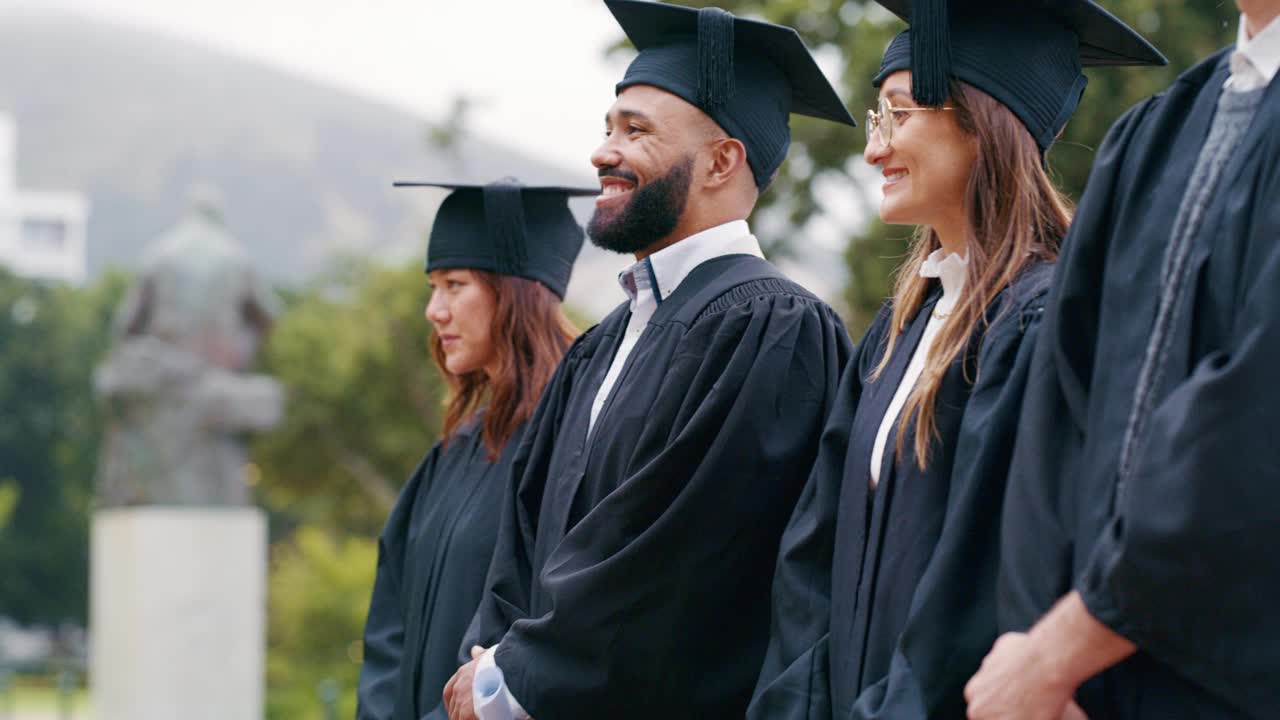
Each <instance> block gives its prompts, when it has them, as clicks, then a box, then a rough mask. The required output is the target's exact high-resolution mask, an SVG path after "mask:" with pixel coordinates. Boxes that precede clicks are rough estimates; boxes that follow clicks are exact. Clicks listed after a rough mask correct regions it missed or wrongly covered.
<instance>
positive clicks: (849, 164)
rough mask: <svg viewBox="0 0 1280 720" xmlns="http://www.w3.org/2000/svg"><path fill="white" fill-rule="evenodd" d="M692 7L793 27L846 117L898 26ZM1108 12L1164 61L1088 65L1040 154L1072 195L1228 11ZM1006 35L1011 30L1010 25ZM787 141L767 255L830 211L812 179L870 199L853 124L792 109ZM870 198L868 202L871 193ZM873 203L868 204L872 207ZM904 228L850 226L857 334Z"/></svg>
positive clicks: (1187, 7)
mask: <svg viewBox="0 0 1280 720" xmlns="http://www.w3.org/2000/svg"><path fill="white" fill-rule="evenodd" d="M680 1H681V3H682V4H687V5H690V6H694V7H703V6H707V5H715V6H717V7H721V8H724V9H726V10H730V11H732V12H734V13H736V14H739V15H742V16H745V17H755V18H762V19H765V20H769V21H771V22H776V23H782V24H785V25H790V26H792V27H794V28H796V29H797V30H798V31H799V32H800V34H801V36H802V37H804V40H805V42H806V43H807V44H808V45H809V47H810V49H811V50H813V51H814V52H815V54H816V55H817V57H818V58H819V62H820V63H821V64H822V66H823V68H824V69H826V70H827V71H828V73H829V75H830V77H832V79H833V80H834V81H835V82H836V86H837V88H838V89H839V90H840V92H841V95H842V97H844V98H845V99H846V100H847V101H848V103H849V107H850V108H851V109H852V110H853V116H854V117H855V118H856V119H857V120H858V122H859V124H861V123H862V121H863V118H864V117H865V115H866V113H865V109H866V108H870V107H872V106H873V105H874V104H875V96H876V90H875V88H873V87H871V78H872V77H874V75H875V73H876V70H877V69H878V68H879V66H880V57H881V55H882V54H883V52H884V49H885V47H886V46H887V45H888V43H889V41H890V40H891V39H892V38H893V36H894V35H896V34H897V33H898V32H899V31H901V30H902V29H903V28H905V27H906V26H905V24H904V23H902V22H901V21H900V20H898V19H897V18H896V17H894V16H893V15H891V14H890V13H888V12H887V11H885V10H884V9H883V8H881V7H880V6H878V5H876V4H875V3H873V2H870V0H844V1H842V0H680ZM1102 4H1103V5H1104V6H1105V7H1106V8H1107V9H1108V10H1109V11H1111V12H1112V13H1113V14H1115V15H1117V16H1118V17H1120V18H1121V19H1123V20H1125V21H1126V22H1128V23H1129V24H1130V25H1131V26H1132V27H1134V28H1136V29H1137V30H1139V31H1140V32H1142V33H1143V34H1144V35H1145V36H1146V37H1147V38H1148V39H1150V40H1151V41H1152V42H1153V43H1154V44H1155V45H1156V47H1158V48H1160V49H1161V51H1163V52H1164V54H1165V55H1166V56H1167V57H1168V58H1169V61H1170V63H1169V66H1168V67H1166V68H1138V69H1132V68H1130V69H1125V68H1118V69H1117V68H1107V69H1097V70H1089V71H1088V73H1087V74H1088V75H1089V78H1090V83H1089V89H1088V90H1087V91H1086V92H1085V96H1084V101H1083V102H1082V103H1081V106H1080V110H1079V112H1077V113H1076V116H1075V118H1074V119H1073V120H1072V121H1071V124H1070V125H1069V126H1068V127H1067V130H1066V133H1065V135H1064V136H1063V138H1062V141H1061V142H1059V143H1058V145H1057V147H1056V148H1055V149H1054V150H1053V151H1052V152H1051V154H1050V167H1051V168H1052V171H1053V173H1054V176H1055V177H1056V178H1057V179H1058V181H1059V184H1060V187H1062V188H1063V190H1065V191H1066V192H1068V193H1069V194H1070V195H1071V196H1072V197H1074V198H1079V195H1080V192H1081V190H1082V189H1083V187H1084V184H1085V180H1086V179H1087V177H1088V174H1089V168H1090V167H1091V166H1092V164H1093V157H1094V151H1095V149H1096V148H1097V146H1098V145H1099V144H1100V143H1101V141H1102V138H1103V135H1105V133H1106V130H1107V128H1109V127H1110V126H1111V124H1112V123H1113V122H1115V120H1116V118H1118V117H1119V116H1120V114H1121V113H1122V112H1124V111H1125V110H1126V109H1128V108H1129V107H1131V106H1132V105H1133V104H1135V103H1137V102H1138V101H1139V100H1141V99H1143V98H1145V97H1147V96H1148V95H1151V94H1153V93H1156V92H1159V91H1160V90H1162V89H1163V88H1165V87H1167V86H1168V85H1169V84H1170V83H1171V82H1172V81H1173V79H1174V78H1175V77H1176V76H1177V75H1178V74H1180V73H1181V72H1183V71H1185V70H1186V69H1187V68H1189V67H1191V66H1192V65H1194V64H1195V63H1196V62H1197V61H1198V60H1199V59H1201V58H1204V57H1205V56H1207V55H1209V54H1210V53H1212V52H1213V51H1214V50H1216V49H1218V48H1220V47H1223V46H1224V45H1226V44H1228V43H1230V42H1232V41H1234V39H1235V31H1236V22H1237V18H1238V13H1237V10H1236V8H1235V4H1234V3H1231V2H1214V3H1169V2H1161V1H1160V0H1104V2H1103V3H1102ZM1010 31H1011V32H1016V29H1011V30H1010ZM792 136H793V141H792V146H791V154H790V156H789V158H788V160H787V162H786V163H785V164H784V165H783V166H782V169H781V171H780V172H779V175H778V178H777V180H776V181H775V182H774V184H773V187H772V188H771V189H770V191H769V192H768V193H766V194H765V195H764V196H763V197H762V199H761V203H760V205H759V206H758V207H757V214H758V215H759V214H760V213H764V212H767V213H770V214H774V213H780V214H781V215H782V216H783V217H785V218H786V220H787V224H788V226H789V229H788V230H786V231H784V232H782V233H778V234H777V235H776V236H774V237H768V238H762V241H763V242H764V244H765V246H766V252H767V253H769V254H770V255H771V256H773V257H776V256H780V255H786V254H790V253H796V252H797V245H798V244H799V243H801V242H804V238H805V235H806V227H805V226H806V224H807V223H808V222H809V220H810V219H811V218H813V217H814V216H815V215H818V214H821V213H823V212H824V211H829V210H830V208H824V207H821V206H820V203H819V199H818V198H819V197H820V196H822V194H821V193H815V192H814V190H815V186H816V185H818V184H821V183H823V181H827V180H830V181H833V182H834V184H835V185H836V186H837V187H844V188H847V192H848V193H849V195H850V197H849V199H848V202H849V203H851V204H854V205H857V206H862V204H863V203H865V202H866V200H865V198H867V197H873V198H878V191H877V190H876V188H875V187H873V186H869V185H868V184H867V181H866V179H865V178H867V177H869V175H868V174H863V177H862V178H861V179H860V178H859V177H858V175H857V168H858V167H859V166H860V165H861V164H862V157H861V153H862V150H863V145H864V137H863V133H862V132H861V130H857V131H855V130H851V129H850V128H847V127H845V126H842V125H837V124H834V123H828V122H822V121H818V120H813V119H811V118H806V117H799V116H793V118H792ZM877 202H878V200H877ZM872 207H874V205H872ZM910 234H911V228H906V227H890V226H886V225H884V224H883V223H880V222H878V221H872V222H869V223H867V224H866V226H865V227H862V228H854V229H853V230H852V231H851V232H850V233H849V237H848V245H847V251H846V253H845V260H846V264H847V266H848V271H849V274H848V277H849V282H848V285H847V287H846V291H845V296H844V298H843V299H844V301H845V303H846V308H845V311H846V313H847V315H846V318H845V319H846V321H847V322H848V325H849V331H850V332H851V333H853V335H854V337H855V338H856V337H859V336H860V335H861V333H862V332H863V330H865V328H866V327H867V325H868V324H869V323H870V321H871V318H872V317H874V315H875V312H876V310H878V309H879V307H880V305H881V303H882V302H883V301H884V298H886V297H887V296H888V295H889V292H890V289H891V284H892V272H893V270H894V269H895V268H896V267H897V264H898V262H899V260H900V259H901V258H902V257H903V255H904V254H905V252H906V239H907V238H908V237H909V236H910Z"/></svg>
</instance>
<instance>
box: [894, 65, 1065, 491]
mask: <svg viewBox="0 0 1280 720" xmlns="http://www.w3.org/2000/svg"><path fill="white" fill-rule="evenodd" d="M951 103H952V105H954V106H955V108H956V109H955V113H954V115H955V119H956V122H957V123H959V125H960V129H961V130H963V131H964V132H965V133H967V134H969V135H972V136H974V138H975V139H976V141H977V150H978V152H977V160H976V162H975V163H974V166H973V171H972V172H971V173H970V175H969V181H968V185H967V187H966V189H965V197H964V202H965V209H966V212H967V213H968V216H969V229H968V236H967V237H966V245H965V248H966V253H967V254H968V258H969V265H968V274H967V276H966V277H965V285H964V292H963V293H961V296H960V300H959V302H958V303H957V304H956V307H955V309H954V310H952V312H951V315H950V318H949V319H948V321H947V322H946V323H944V324H943V326H942V328H941V329H940V330H939V332H938V335H937V338H936V339H935V340H934V342H933V346H932V347H930V349H929V354H928V356H927V357H926V359H925V367H924V372H922V373H921V375H920V379H919V380H918V381H917V382H916V385H915V387H914V388H912V390H911V394H910V395H908V396H907V401H906V404H905V405H904V406H903V409H902V414H901V415H900V417H899V420H898V440H897V450H896V452H897V455H898V458H899V459H901V458H902V452H903V438H904V437H905V436H906V434H907V430H908V428H909V427H910V426H911V425H912V424H914V425H915V427H916V437H915V459H916V463H917V465H919V467H920V468H921V469H922V470H923V469H924V468H925V467H926V465H927V464H928V461H929V445H930V443H931V442H932V441H933V440H934V439H935V438H936V437H937V434H938V428H937V423H936V408H935V404H936V402H937V397H938V389H939V388H940V387H941V385H942V378H943V376H944V375H945V374H946V372H947V368H948V367H949V366H950V365H951V363H952V362H954V361H955V360H956V358H958V357H960V356H961V354H962V353H964V352H965V351H966V348H967V346H968V344H969V339H970V337H971V336H972V335H973V333H974V331H975V330H977V329H978V325H979V323H983V322H985V318H986V310H987V307H988V306H989V305H990V304H991V302H992V301H993V300H995V298H996V295H998V294H999V293H1000V291H1001V290H1003V289H1004V288H1006V287H1008V285H1009V284H1010V283H1011V282H1013V280H1014V278H1016V277H1018V275H1019V273H1021V272H1022V271H1023V270H1024V269H1025V268H1026V267H1027V266H1028V265H1030V264H1031V263H1033V262H1036V261H1042V260H1043V261H1049V260H1054V259H1056V258H1057V256H1058V245H1059V243H1060V242H1061V240H1062V237H1063V236H1064V235H1065V234H1066V232H1067V228H1068V227H1069V226H1070V224H1071V213H1072V208H1071V203H1070V201H1069V200H1067V198H1066V197H1065V196H1063V195H1062V193H1060V192H1058V189H1057V188H1056V187H1054V185H1053V181H1052V180H1051V179H1050V178H1049V176H1048V174H1047V173H1046V172H1045V168H1044V165H1043V161H1042V156H1041V154H1040V149H1039V147H1038V146H1037V145H1036V142H1035V140H1034V139H1032V137H1031V133H1030V132H1028V131H1027V129H1026V127H1025V126H1023V125H1022V123H1021V122H1019V121H1018V119H1017V117H1015V116H1014V114H1013V113H1012V112H1010V111H1009V109H1008V108H1007V107H1005V106H1004V105H1003V104H1001V103H1000V102H998V101H997V100H995V99H994V98H992V97H991V96H990V95H988V94H986V93H985V92H982V91H981V90H978V89H977V88H975V87H973V86H971V85H969V84H967V83H962V82H959V81H954V82H952V84H951ZM939 247H941V243H940V241H939V239H938V235H937V233H935V232H934V231H933V230H932V229H931V228H928V227H924V226H921V227H918V228H916V232H915V236H914V238H913V240H912V249H911V252H910V254H909V256H908V258H907V261H906V262H905V263H904V264H903V265H902V267H901V268H899V270H898V275H897V279H896V280H895V282H894V288H893V319H892V325H891V327H892V329H893V332H890V333H889V340H888V344H887V345H886V347H885V352H884V357H883V358H881V360H880V363H879V365H877V366H876V369H875V371H874V372H873V373H872V377H873V378H876V377H879V376H880V374H881V373H882V372H883V371H884V369H885V367H887V366H888V364H889V357H890V356H891V355H892V354H893V350H894V348H895V347H896V346H897V343H898V339H899V336H900V335H901V334H902V333H903V332H904V331H905V330H906V327H907V324H908V323H909V322H910V321H911V319H912V318H913V317H915V315H916V313H918V312H919V311H920V308H921V306H923V304H924V302H925V300H926V299H927V298H928V296H929V293H930V291H931V286H932V282H933V281H932V280H931V279H929V278H923V277H920V266H921V265H923V264H924V261H925V259H926V258H928V257H929V254H930V253H932V252H933V251H934V250H937V249H938V248H939ZM965 362H966V365H965V367H964V377H965V379H966V380H967V381H969V382H973V381H975V380H976V374H971V373H970V368H969V367H968V365H967V358H966V360H965ZM977 370H978V371H979V372H980V371H981V368H978V369H977Z"/></svg>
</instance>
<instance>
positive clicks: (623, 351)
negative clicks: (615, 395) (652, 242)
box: [587, 220, 764, 433]
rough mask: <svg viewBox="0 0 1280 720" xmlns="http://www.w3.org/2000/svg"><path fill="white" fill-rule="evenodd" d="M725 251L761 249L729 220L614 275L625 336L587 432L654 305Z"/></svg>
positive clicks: (751, 252) (749, 252)
mask: <svg viewBox="0 0 1280 720" xmlns="http://www.w3.org/2000/svg"><path fill="white" fill-rule="evenodd" d="M725 255H754V256H756V257H764V253H762V252H761V251H760V243H759V241H757V240H756V237H755V236H754V235H752V234H751V228H750V227H749V226H748V225H747V221H746V220H734V221H732V222H727V223H724V224H723V225H717V226H715V227H713V228H708V229H706V230H703V231H702V232H699V233H695V234H693V235H690V236H689V237H687V238H685V239H683V240H681V241H679V242H677V243H675V244H673V245H669V246H668V247H665V248H663V249H661V250H659V251H658V252H656V253H654V254H652V255H650V256H648V257H646V258H645V259H643V260H640V261H638V262H636V263H635V264H634V265H632V266H630V267H628V268H627V269H626V270H623V271H622V272H621V273H619V274H618V284H619V285H621V286H622V289H623V291H624V292H626V293H627V297H628V298H630V300H631V319H630V320H628V321H627V330H626V335H625V336H624V337H623V338H622V344H621V345H619V346H618V352H617V353H616V354H615V355H614V356H613V363H612V364H611V365H610V366H609V372H608V373H607V374H605V376H604V382H603V383H601V385H600V390H599V392H597V393H596V399H595V402H593V403H592V404H591V424H590V426H589V427H588V429H587V432H588V433H590V432H591V430H592V429H594V428H595V426H596V419H597V418H599V416H600V412H601V411H602V410H603V409H604V406H605V403H606V402H607V401H608V400H609V393H610V392H612V390H613V386H614V385H615V384H617V382H618V377H619V376H621V375H622V368H623V367H625V366H626V363H627V358H628V357H630V356H631V351H632V350H634V349H635V347H636V343H637V342H639V341H640V338H641V336H643V335H644V329H645V327H646V326H647V325H648V324H649V320H651V319H652V318H653V314H654V313H655V312H657V311H658V306H659V305H661V304H662V302H663V301H664V300H666V299H667V298H669V297H671V293H673V292H675V290H676V288H677V287H679V286H680V283H682V282H684V279H685V278H686V277H688V276H689V273H691V272H693V269H694V268H696V267H698V266H699V265H701V264H702V263H704V262H706V261H708V260H712V259H715V258H718V257H723V256H725Z"/></svg>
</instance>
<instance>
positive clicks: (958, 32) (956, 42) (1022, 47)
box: [875, 0, 1168, 151]
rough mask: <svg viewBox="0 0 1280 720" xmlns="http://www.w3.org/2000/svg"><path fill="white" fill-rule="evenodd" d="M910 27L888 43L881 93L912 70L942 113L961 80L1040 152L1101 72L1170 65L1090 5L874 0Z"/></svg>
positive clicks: (1035, 0)
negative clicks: (1087, 71) (1012, 118)
mask: <svg viewBox="0 0 1280 720" xmlns="http://www.w3.org/2000/svg"><path fill="white" fill-rule="evenodd" d="M876 2H878V3H879V4H881V5H883V6H884V7H885V8H887V9H888V10H889V11H890V12H892V13H893V14H895V15H897V16H898V17H900V18H902V19H903V20H906V21H907V22H908V23H909V24H910V26H911V28H910V29H909V30H906V31H904V32H902V33H901V34H899V35H898V36H897V37H896V38H894V39H893V42H892V43H890V44H889V49H888V50H886V51H885V54H884V60H883V61H882V62H881V64H880V72H879V74H877V75H876V78H875V85H876V86H877V87H879V85H880V83H882V82H884V79H885V78H886V77H888V76H889V75H890V74H892V73H895V72H897V71H899V70H911V94H912V95H913V96H914V97H915V100H916V102H918V103H920V104H921V105H928V106H938V105H941V104H942V103H943V102H945V101H946V99H947V97H948V96H949V95H950V83H951V80H952V79H953V78H954V79H957V80H963V81H964V82H967V83H969V84H970V85H972V86H974V87H976V88H978V89H979V90H982V91H983V92H986V93H987V94H988V95H990V96H992V97H994V98H995V99H996V100H999V101H1000V102H1001V103H1003V104H1004V105H1005V106H1006V107H1008V108H1009V109H1010V110H1011V111H1013V114H1014V115H1016V116H1017V117H1018V119H1020V120H1021V121H1022V123H1023V124H1024V125H1026V126H1027V129H1028V130H1030V131H1031V135H1032V137H1034V138H1035V140H1036V143H1037V144H1038V145H1039V146H1040V149H1041V151H1048V149H1049V147H1050V146H1051V145H1053V141H1054V138H1056V137H1057V135H1058V133H1059V132H1061V131H1062V128H1064V127H1066V124H1067V120H1069V119H1070V118H1071V115H1072V114H1073V113H1075V110H1076V106H1077V105H1079V103H1080V96H1081V94H1082V93H1083V92H1084V87H1085V85H1086V84H1087V82H1088V80H1087V78H1086V77H1085V76H1084V73H1083V72H1082V70H1083V68H1085V67H1090V66H1098V65H1164V64H1166V63H1167V62H1168V61H1167V60H1165V58H1164V56H1163V55H1161V54H1160V51H1158V50H1156V49H1155V48H1154V47H1152V45H1151V44H1150V43H1148V42H1147V41H1146V40H1145V39H1144V38H1143V37H1142V36H1141V35H1139V34H1138V33H1137V32H1135V31H1134V30H1133V29H1131V28H1130V27H1129V26H1127V25H1125V24H1124V23H1123V22H1121V21H1120V20H1119V19H1117V18H1116V17H1115V16H1114V15H1112V14H1111V13H1109V12H1107V11H1106V10H1104V9H1103V8H1102V7H1101V6H1099V5H1098V4H1097V3H1095V2H1092V0H876Z"/></svg>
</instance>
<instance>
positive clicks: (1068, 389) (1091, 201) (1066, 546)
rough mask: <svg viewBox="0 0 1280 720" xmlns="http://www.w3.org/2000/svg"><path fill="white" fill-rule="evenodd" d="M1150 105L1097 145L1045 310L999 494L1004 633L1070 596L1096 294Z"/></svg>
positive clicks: (1027, 625)
mask: <svg viewBox="0 0 1280 720" xmlns="http://www.w3.org/2000/svg"><path fill="white" fill-rule="evenodd" d="M1152 106H1153V101H1151V100H1148V101H1144V102H1143V103H1140V104H1139V105H1137V106H1135V107H1134V108H1132V109H1131V110H1129V111H1128V112H1127V113H1126V114H1125V115H1124V116H1123V117H1122V118H1121V119H1120V120H1118V121H1117V122H1116V124H1115V125H1114V126H1113V127H1112V129H1111V130H1110V131H1109V133H1108V135H1107V138H1106V139H1105V140H1104V141H1103V143H1102V146H1101V148H1100V149H1099V151H1098V156H1097V159H1096V161H1095V163H1094V166H1093V170H1092V171H1091V173H1090V175H1089V182H1088V185H1087V189H1086V191H1085V193H1084V196H1083V197H1082V198H1081V200H1080V205H1079V208H1078V209H1077V211H1076V214H1075V218H1074V220H1073V221H1072V225H1071V230H1070V231H1069V232H1068V233H1067V237H1066V239H1065V240H1064V242H1063V252H1062V256H1061V258H1060V259H1059V260H1058V264H1057V276H1056V277H1055V279H1054V282H1053V287H1052V288H1051V289H1050V291H1049V296H1048V299H1047V302H1046V304H1045V313H1044V321H1043V327H1042V328H1041V330H1040V339H1039V341H1038V342H1037V343H1036V347H1035V351H1034V354H1033V357H1032V360H1031V368H1030V370H1029V373H1028V379H1027V387H1026V392H1025V396H1024V398H1023V403H1022V410H1021V417H1020V420H1019V424H1018V438H1017V442H1016V443H1015V447H1014V453H1013V461H1012V463H1011V465H1010V468H1009V482H1008V487H1007V488H1006V493H1005V512H1004V516H1003V520H1002V524H1003V527H1002V530H1001V567H1000V572H999V580H998V588H999V592H998V593H997V597H998V607H997V611H998V617H999V625H1000V630H1001V631H1011V630H1012V631H1026V630H1027V629H1028V628H1030V627H1031V626H1032V625H1034V624H1035V623H1036V621H1037V620H1039V619H1040V616H1041V615H1043V614H1044V613H1045V612H1048V610H1049V608H1050V607H1052V606H1053V603H1054V602H1056V601H1057V600H1058V599H1059V598H1060V597H1061V596H1062V595H1064V594H1066V593H1067V592H1068V591H1069V590H1070V589H1071V585H1072V582H1073V578H1072V574H1071V573H1072V570H1071V568H1072V566H1073V564H1074V563H1073V555H1074V552H1075V545H1076V540H1077V539H1076V538H1075V528H1074V526H1073V525H1072V522H1073V518H1074V516H1075V511H1074V506H1075V500H1074V498H1075V496H1076V494H1077V493H1076V483H1077V482H1078V481H1079V467H1080V464H1081V461H1082V460H1083V448H1084V444H1085V440H1086V427H1087V425H1088V423H1087V420H1086V416H1087V413H1088V405H1089V391H1088V388H1089V386H1090V383H1091V381H1092V378H1093V373H1094V365H1095V362H1096V361H1095V354H1096V347H1097V343H1098V342H1099V338H1098V323H1099V316H1100V314H1101V310H1102V309H1101V305H1100V300H1101V297H1100V295H1101V294H1100V293H1099V292H1098V287H1099V286H1100V284H1101V282H1102V278H1103V271H1104V265H1105V263H1106V258H1107V252H1108V240H1107V239H1108V238H1109V237H1110V235H1111V232H1112V229H1113V226H1114V221H1113V219H1112V218H1113V217H1114V216H1115V213H1116V205H1117V204H1118V203H1120V202H1123V200H1122V198H1123V195H1124V192H1123V188H1124V187H1125V186H1126V185H1127V184H1128V179H1127V177H1126V175H1125V174H1124V173H1125V170H1124V168H1125V164H1124V159H1125V157H1126V152H1125V151H1126V149H1127V148H1129V147H1130V146H1131V144H1132V143H1133V141H1134V136H1135V133H1136V131H1137V129H1138V128H1139V127H1140V126H1141V125H1142V119H1143V118H1144V117H1145V116H1146V115H1147V113H1148V112H1149V111H1150V109H1151V108H1152ZM1055 570H1056V572H1055Z"/></svg>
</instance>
